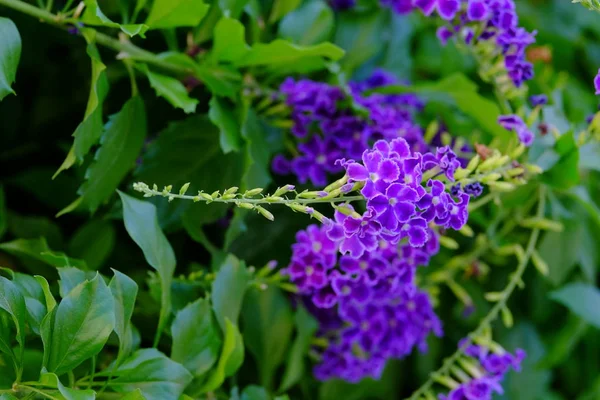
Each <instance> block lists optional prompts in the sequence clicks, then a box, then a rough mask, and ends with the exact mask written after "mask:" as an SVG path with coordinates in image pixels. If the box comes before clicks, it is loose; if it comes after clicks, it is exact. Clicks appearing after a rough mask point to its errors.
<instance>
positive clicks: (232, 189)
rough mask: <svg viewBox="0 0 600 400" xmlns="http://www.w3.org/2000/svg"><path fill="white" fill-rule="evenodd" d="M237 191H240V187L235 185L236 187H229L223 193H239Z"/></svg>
mask: <svg viewBox="0 0 600 400" xmlns="http://www.w3.org/2000/svg"><path fill="white" fill-rule="evenodd" d="M237 191H238V187H237V186H234V187H231V188H229V189H227V190H226V191H225V193H223V194H235V193H237Z"/></svg>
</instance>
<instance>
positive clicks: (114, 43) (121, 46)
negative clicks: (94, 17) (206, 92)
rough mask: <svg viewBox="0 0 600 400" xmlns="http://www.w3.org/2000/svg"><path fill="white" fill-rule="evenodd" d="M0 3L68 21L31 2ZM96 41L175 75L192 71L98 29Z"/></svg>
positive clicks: (58, 22) (36, 15)
mask: <svg viewBox="0 0 600 400" xmlns="http://www.w3.org/2000/svg"><path fill="white" fill-rule="evenodd" d="M0 5H3V6H6V7H9V8H12V9H13V10H17V11H19V12H22V13H23V14H27V15H29V16H32V17H34V18H37V19H39V20H40V21H43V22H47V23H49V24H51V25H54V26H57V27H60V28H66V24H67V23H68V20H67V19H66V18H65V17H64V16H62V15H56V14H53V13H51V12H49V11H47V10H44V9H42V8H38V7H35V6H32V5H31V4H28V3H25V2H24V1H21V0H0ZM89 29H92V28H89ZM96 42H97V43H98V44H100V45H102V46H105V47H107V48H109V49H112V50H114V51H117V52H123V53H127V54H128V55H129V56H130V57H131V58H133V59H135V60H138V61H142V62H145V63H148V64H152V65H154V66H156V67H159V68H162V69H164V70H167V71H169V72H171V73H174V74H177V75H186V74H191V73H193V71H192V70H190V69H189V68H186V67H183V66H181V65H179V64H174V63H171V62H169V61H166V60H163V59H162V58H160V57H158V56H157V55H156V54H154V53H152V52H149V51H147V50H144V49H142V48H140V47H137V46H136V45H134V44H133V43H131V42H129V41H120V40H118V39H115V38H113V37H112V36H109V35H106V34H104V33H101V32H98V31H96Z"/></svg>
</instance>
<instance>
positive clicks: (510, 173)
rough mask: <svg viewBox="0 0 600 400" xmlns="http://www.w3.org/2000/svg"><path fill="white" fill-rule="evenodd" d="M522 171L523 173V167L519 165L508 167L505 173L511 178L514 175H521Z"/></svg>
mask: <svg viewBox="0 0 600 400" xmlns="http://www.w3.org/2000/svg"><path fill="white" fill-rule="evenodd" d="M524 173H525V168H521V167H517V168H513V169H509V170H508V171H506V174H507V175H508V176H510V177H511V178H514V177H515V176H521V175H523V174H524Z"/></svg>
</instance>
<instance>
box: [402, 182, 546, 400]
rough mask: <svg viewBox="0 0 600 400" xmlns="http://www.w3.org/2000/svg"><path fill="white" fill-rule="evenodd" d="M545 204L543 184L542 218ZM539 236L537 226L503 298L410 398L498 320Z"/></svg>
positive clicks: (444, 371)
mask: <svg viewBox="0 0 600 400" xmlns="http://www.w3.org/2000/svg"><path fill="white" fill-rule="evenodd" d="M545 205H546V191H545V188H544V187H543V186H542V187H540V193H539V203H538V209H537V213H536V216H537V217H539V218H541V217H543V216H544V208H545ZM539 236H540V230H539V229H538V228H535V229H533V230H532V231H531V235H530V236H529V241H528V243H527V249H526V250H525V257H523V259H522V260H521V262H520V263H519V265H518V266H517V270H516V271H515V273H514V274H513V276H512V278H511V280H510V281H509V282H508V285H507V286H506V288H505V289H504V291H503V292H502V298H501V299H500V300H499V301H498V302H497V303H496V304H495V305H494V307H492V309H491V310H490V312H489V313H488V314H487V315H486V316H485V318H484V319H483V320H482V321H481V322H480V323H479V326H477V328H476V329H475V330H474V331H473V332H471V333H469V335H468V336H467V338H468V340H465V343H464V344H463V345H462V346H460V347H459V348H458V349H457V350H456V351H455V352H454V354H452V355H451V356H450V357H448V358H447V359H446V361H444V363H443V364H442V366H441V367H440V369H438V370H437V371H435V372H432V373H431V374H430V375H429V376H430V378H429V379H428V380H427V381H426V382H425V383H424V384H423V385H422V386H421V387H420V388H419V389H417V391H416V392H414V393H413V394H412V396H410V398H409V399H408V400H418V399H419V398H420V396H421V395H423V394H424V393H425V392H427V391H428V390H430V389H431V387H432V386H433V384H434V383H435V379H434V377H435V376H440V375H445V374H447V373H448V372H449V371H450V369H451V368H452V367H453V366H454V364H455V363H456V361H457V360H458V359H459V358H460V357H461V356H463V355H464V352H465V349H466V348H467V347H468V346H469V345H470V344H471V343H472V341H473V340H474V339H475V338H476V337H478V336H480V335H481V333H482V332H483V331H484V329H486V328H487V327H488V326H489V325H490V324H491V323H492V322H493V321H495V320H496V318H498V315H499V314H500V311H501V310H502V308H503V307H505V306H506V302H507V301H508V299H509V298H510V296H511V295H512V294H513V292H514V291H515V289H516V288H517V286H518V285H519V282H521V277H522V276H523V273H524V272H525V269H526V268H527V265H528V264H529V259H530V258H531V254H532V253H533V251H534V250H535V246H536V244H537V240H538V238H539Z"/></svg>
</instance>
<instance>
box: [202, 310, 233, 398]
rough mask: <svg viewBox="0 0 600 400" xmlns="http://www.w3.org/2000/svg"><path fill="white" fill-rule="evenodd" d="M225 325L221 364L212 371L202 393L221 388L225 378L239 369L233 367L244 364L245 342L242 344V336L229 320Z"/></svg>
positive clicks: (226, 320) (226, 319)
mask: <svg viewBox="0 0 600 400" xmlns="http://www.w3.org/2000/svg"><path fill="white" fill-rule="evenodd" d="M224 325H225V328H224V332H225V334H224V336H225V339H224V340H223V349H222V350H221V356H220V358H219V362H218V363H217V365H216V367H215V368H213V369H212V371H211V373H210V375H209V376H208V378H207V380H206V382H204V384H203V386H202V388H201V389H200V390H199V392H200V393H206V392H210V391H213V390H215V389H217V388H219V387H220V386H221V385H222V384H223V382H224V381H225V378H226V377H227V376H228V375H231V374H232V373H233V372H235V369H237V368H233V367H234V366H236V365H237V367H239V366H240V365H241V364H242V362H243V357H244V349H243V342H241V335H240V333H239V330H238V328H237V327H236V326H235V325H234V324H232V323H231V321H230V320H229V318H225V322H224ZM240 343H242V348H241V352H240V351H239V349H240V347H239V344H240ZM236 349H237V350H236ZM240 354H241V361H240ZM228 372H229V374H228Z"/></svg>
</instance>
